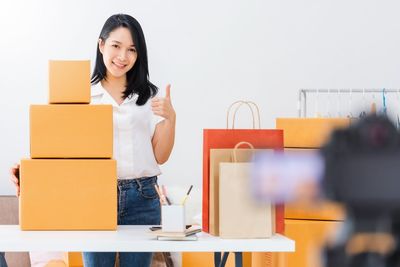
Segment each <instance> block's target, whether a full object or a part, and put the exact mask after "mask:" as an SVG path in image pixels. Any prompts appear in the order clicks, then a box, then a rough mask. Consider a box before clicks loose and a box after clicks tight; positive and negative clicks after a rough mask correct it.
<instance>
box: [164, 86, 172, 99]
mask: <svg viewBox="0 0 400 267" xmlns="http://www.w3.org/2000/svg"><path fill="white" fill-rule="evenodd" d="M165 97H166V98H171V85H170V84H168V85H167V87H166V88H165Z"/></svg>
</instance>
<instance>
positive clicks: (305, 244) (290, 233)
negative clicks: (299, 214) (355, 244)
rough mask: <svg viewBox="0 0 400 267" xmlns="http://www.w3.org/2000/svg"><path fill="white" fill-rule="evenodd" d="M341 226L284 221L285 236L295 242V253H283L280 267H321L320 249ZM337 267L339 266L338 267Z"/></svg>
mask: <svg viewBox="0 0 400 267" xmlns="http://www.w3.org/2000/svg"><path fill="white" fill-rule="evenodd" d="M341 225H342V223H341V222H334V221H311V220H310V221H309V220H285V236H287V237H288V238H290V239H293V240H294V241H295V242H296V251H295V252H291V253H283V254H284V255H285V260H284V262H285V264H283V265H281V266H282V267H292V266H296V267H322V266H324V264H323V261H322V255H321V252H322V249H323V246H324V245H325V244H326V241H327V240H328V239H329V238H330V237H332V235H333V234H334V233H335V231H337V230H338V229H339V227H340V226H341ZM338 267H339V266H338Z"/></svg>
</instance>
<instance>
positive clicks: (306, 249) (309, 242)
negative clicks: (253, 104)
mask: <svg viewBox="0 0 400 267" xmlns="http://www.w3.org/2000/svg"><path fill="white" fill-rule="evenodd" d="M350 123H351V121H350V119H348V118H277V119H276V128H277V129H282V130H283V136H284V147H285V151H288V150H290V151H291V152H294V151H298V152H301V153H307V152H311V153H313V152H315V150H316V149H319V148H320V147H321V146H322V145H323V144H324V143H325V142H326V141H327V140H328V138H329V136H330V134H331V133H332V131H333V130H335V129H338V128H344V127H348V126H349V125H350ZM344 216H345V214H344V209H343V208H342V207H341V206H340V205H338V204H336V203H329V202H326V203H323V204H321V205H319V206H317V207H308V206H305V205H302V204H297V203H292V204H286V205H285V235H286V236H287V237H289V238H291V239H294V240H295V241H296V252H294V253H285V254H284V260H283V261H282V262H281V263H280V264H279V265H278V266H279V267H290V266H296V267H320V266H323V265H322V263H321V258H320V252H321V248H322V245H323V242H324V241H325V238H326V236H327V235H329V234H330V233H331V232H332V231H334V230H335V229H336V227H338V226H339V225H340V223H341V221H342V220H343V219H344Z"/></svg>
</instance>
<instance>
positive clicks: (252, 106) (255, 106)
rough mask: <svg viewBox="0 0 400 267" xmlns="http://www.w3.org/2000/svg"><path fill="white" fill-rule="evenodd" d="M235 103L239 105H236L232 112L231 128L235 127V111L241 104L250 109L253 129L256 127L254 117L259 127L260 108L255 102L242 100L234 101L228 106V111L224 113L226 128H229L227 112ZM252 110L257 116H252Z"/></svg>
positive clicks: (259, 127)
mask: <svg viewBox="0 0 400 267" xmlns="http://www.w3.org/2000/svg"><path fill="white" fill-rule="evenodd" d="M236 104H239V105H237V106H236V108H235V110H234V112H233V118H232V129H235V121H236V113H237V111H238V110H239V108H240V107H241V106H242V105H243V104H245V105H247V106H248V107H249V109H250V111H251V116H252V118H253V129H256V118H257V121H258V129H261V122H260V110H259V108H258V106H257V104H256V103H254V102H252V101H244V100H238V101H235V102H233V103H232V104H231V105H230V106H229V108H228V112H227V114H226V128H227V129H229V114H230V112H231V110H232V108H233V106H235V105H236ZM254 110H255V111H256V115H257V117H255V116H254Z"/></svg>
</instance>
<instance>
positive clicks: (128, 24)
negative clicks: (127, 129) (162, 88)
mask: <svg viewBox="0 0 400 267" xmlns="http://www.w3.org/2000/svg"><path fill="white" fill-rule="evenodd" d="M119 27H124V28H127V29H128V30H129V31H130V33H131V35H132V39H133V42H134V44H135V47H136V51H137V59H136V62H135V64H134V65H133V67H132V68H131V69H130V70H129V71H128V72H127V73H126V81H127V84H126V89H125V91H124V93H123V99H125V98H127V97H132V95H133V94H137V95H138V99H137V100H136V104H137V105H139V106H142V105H144V104H145V103H146V102H147V100H149V98H150V97H153V96H155V95H156V94H157V91H158V88H157V86H155V85H154V84H152V83H151V82H150V81H149V67H148V62H147V48H146V41H145V39H144V34H143V30H142V27H141V26H140V24H139V22H138V21H137V20H136V19H134V18H133V17H132V16H129V15H126V14H116V15H112V16H111V17H109V18H108V19H107V21H106V22H105V23H104V26H103V28H102V29H101V32H100V36H99V39H101V40H102V42H105V41H106V40H107V38H108V37H109V35H110V33H111V32H112V31H113V30H115V29H117V28H119ZM106 74H107V69H106V66H105V65H104V61H103V55H102V54H101V52H100V49H99V46H98V45H97V53H96V63H95V66H94V70H93V74H92V79H91V83H92V85H94V84H97V83H98V82H100V81H101V80H103V79H106V78H107V77H106Z"/></svg>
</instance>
